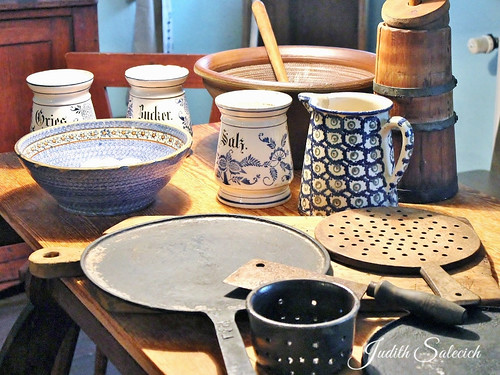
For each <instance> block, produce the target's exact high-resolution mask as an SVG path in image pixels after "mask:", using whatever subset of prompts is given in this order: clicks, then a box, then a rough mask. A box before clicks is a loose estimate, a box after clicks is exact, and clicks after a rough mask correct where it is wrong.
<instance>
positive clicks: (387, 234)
mask: <svg viewBox="0 0 500 375" xmlns="http://www.w3.org/2000/svg"><path fill="white" fill-rule="evenodd" d="M315 236H316V239H317V240H318V241H319V242H320V243H321V244H322V245H323V246H325V248H326V249H327V250H328V251H329V252H330V255H331V257H332V258H333V259H334V260H337V261H340V262H342V263H345V264H348V265H352V266H355V267H361V268H364V269H368V270H373V271H379V272H389V273H394V272H403V273H408V272H411V273H418V272H419V271H420V268H421V267H422V266H423V265H424V264H426V263H434V264H438V265H440V266H443V267H448V268H451V267H454V266H458V265H459V264H461V263H462V262H465V261H466V260H467V259H468V258H470V257H471V256H473V255H474V253H475V252H476V251H477V250H478V249H479V247H480V245H481V242H480V240H479V238H478V236H477V234H476V233H475V232H474V230H473V228H472V227H471V226H470V224H468V223H466V222H465V221H462V220H459V219H457V218H454V217H450V216H446V215H441V214H438V213H435V212H430V211H424V210H416V209H411V208H404V207H377V208H366V209H355V210H347V211H343V212H339V213H336V214H333V215H331V216H329V217H327V218H326V219H324V220H323V221H321V222H320V223H319V224H318V226H317V227H316V231H315Z"/></svg>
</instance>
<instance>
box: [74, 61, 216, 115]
mask: <svg viewBox="0 0 500 375" xmlns="http://www.w3.org/2000/svg"><path fill="white" fill-rule="evenodd" d="M203 56H204V55H199V54H164V53H104V52H68V53H67V54H66V56H65V57H66V67H67V68H71V69H84V70H88V71H90V72H92V73H93V74H94V82H93V83H92V86H91V87H90V94H91V95H92V103H93V104H94V110H95V113H96V116H97V118H110V117H112V113H111V105H110V102H109V97H108V92H107V88H108V87H129V84H128V82H127V80H126V79H125V71H126V70H127V69H128V68H131V67H133V66H137V65H149V64H162V65H178V66H183V67H185V68H187V69H188V70H189V75H188V78H187V80H186V82H185V83H184V84H183V87H184V88H195V89H204V88H205V86H204V85H203V80H202V78H201V77H200V76H199V75H197V74H196V73H195V72H194V70H193V68H194V64H195V63H196V61H198V59H200V58H202V57H203ZM209 121H210V122H218V121H220V112H219V110H218V108H217V106H216V105H215V104H214V103H212V110H211V113H210V120H209Z"/></svg>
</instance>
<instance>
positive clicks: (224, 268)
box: [81, 215, 330, 374]
mask: <svg viewBox="0 0 500 375" xmlns="http://www.w3.org/2000/svg"><path fill="white" fill-rule="evenodd" d="M259 257H260V258H264V257H265V258H266V259H270V260H273V261H276V262H278V261H279V262H281V263H285V264H287V265H290V266H296V267H301V268H305V269H308V270H311V271H316V272H320V273H327V272H328V271H329V270H330V258H329V256H328V253H327V251H326V250H325V249H324V248H323V247H322V246H321V245H320V244H319V243H318V242H316V241H315V240H314V239H312V238H311V237H310V236H308V235H306V234H304V233H303V232H301V231H298V230H296V229H294V228H292V227H289V226H286V225H283V224H280V223H277V222H274V221H270V220H265V219H261V218H257V217H250V216H242V215H199V216H183V217H176V218H169V219H166V220H161V221H157V222H153V223H146V224H142V225H137V226H134V227H131V228H127V229H124V230H121V231H118V232H114V233H111V234H109V235H106V236H104V237H101V238H100V239H98V240H96V241H95V242H93V243H92V244H90V245H89V246H88V247H87V248H86V249H85V251H84V252H83V254H82V257H81V267H82V270H83V271H84V273H85V275H86V276H87V277H88V278H89V279H90V280H91V281H92V282H93V283H94V284H95V285H97V286H98V287H100V288H101V289H103V290H104V291H106V292H108V293H110V294H112V295H114V296H116V297H119V298H122V299H124V300H126V301H129V302H132V303H136V304H139V305H142V306H146V307H150V308H155V309H164V310H173V311H199V312H203V313H206V314H207V315H208V316H209V317H210V318H211V319H212V321H213V323H214V324H215V328H216V332H217V337H218V340H219V344H220V347H221V351H222V355H223V358H224V361H225V365H226V369H227V373H228V374H254V371H253V368H252V365H251V363H250V361H249V359H248V357H247V355H246V351H245V347H244V344H243V340H242V339H241V336H240V334H239V332H238V328H237V325H236V323H235V314H236V311H238V310H241V309H244V308H245V300H244V297H245V296H240V298H237V297H232V296H231V295H232V294H234V291H235V288H234V286H231V285H227V284H225V283H224V282H223V280H224V279H225V278H226V277H227V275H229V274H230V273H232V272H233V271H234V270H235V269H237V268H238V267H239V266H240V265H241V264H243V263H245V262H247V261H249V260H250V259H252V258H259Z"/></svg>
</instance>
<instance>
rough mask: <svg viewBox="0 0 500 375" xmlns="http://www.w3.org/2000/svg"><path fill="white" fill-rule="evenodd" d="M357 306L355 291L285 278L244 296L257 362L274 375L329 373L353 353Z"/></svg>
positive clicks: (317, 282) (357, 300) (318, 282)
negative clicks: (274, 374)
mask: <svg viewBox="0 0 500 375" xmlns="http://www.w3.org/2000/svg"><path fill="white" fill-rule="evenodd" d="M359 306H360V302H359V299H358V298H357V297H356V296H355V295H354V293H353V292H352V291H351V290H350V289H348V288H346V287H344V286H342V285H340V284H336V283H332V282H325V281H320V280H312V279H296V280H284V281H278V282H273V283H269V284H266V285H263V286H261V287H259V288H257V289H255V290H253V291H252V292H251V293H250V294H249V295H248V297H247V310H248V315H249V320H250V330H251V337H252V344H253V346H254V349H255V352H256V355H257V363H258V365H259V366H262V367H263V368H264V369H266V370H269V371H270V372H272V373H276V374H288V375H298V374H301V375H305V374H311V375H313V374H315V375H319V374H332V373H334V372H337V371H339V370H340V369H341V368H343V367H344V366H345V365H346V364H347V361H348V359H349V357H350V355H351V353H352V346H353V340H354V324H355V320H356V315H357V313H358V310H359Z"/></svg>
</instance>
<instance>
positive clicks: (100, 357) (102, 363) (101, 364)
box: [94, 346, 108, 375]
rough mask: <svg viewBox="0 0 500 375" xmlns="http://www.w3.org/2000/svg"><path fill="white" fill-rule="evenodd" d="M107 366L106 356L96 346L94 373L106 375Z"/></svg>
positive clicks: (95, 374)
mask: <svg viewBox="0 0 500 375" xmlns="http://www.w3.org/2000/svg"><path fill="white" fill-rule="evenodd" d="M107 366H108V358H107V357H106V356H105V355H104V353H103V352H102V351H101V350H100V349H99V348H98V347H97V346H96V348H95V364H94V375H106V368H107Z"/></svg>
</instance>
